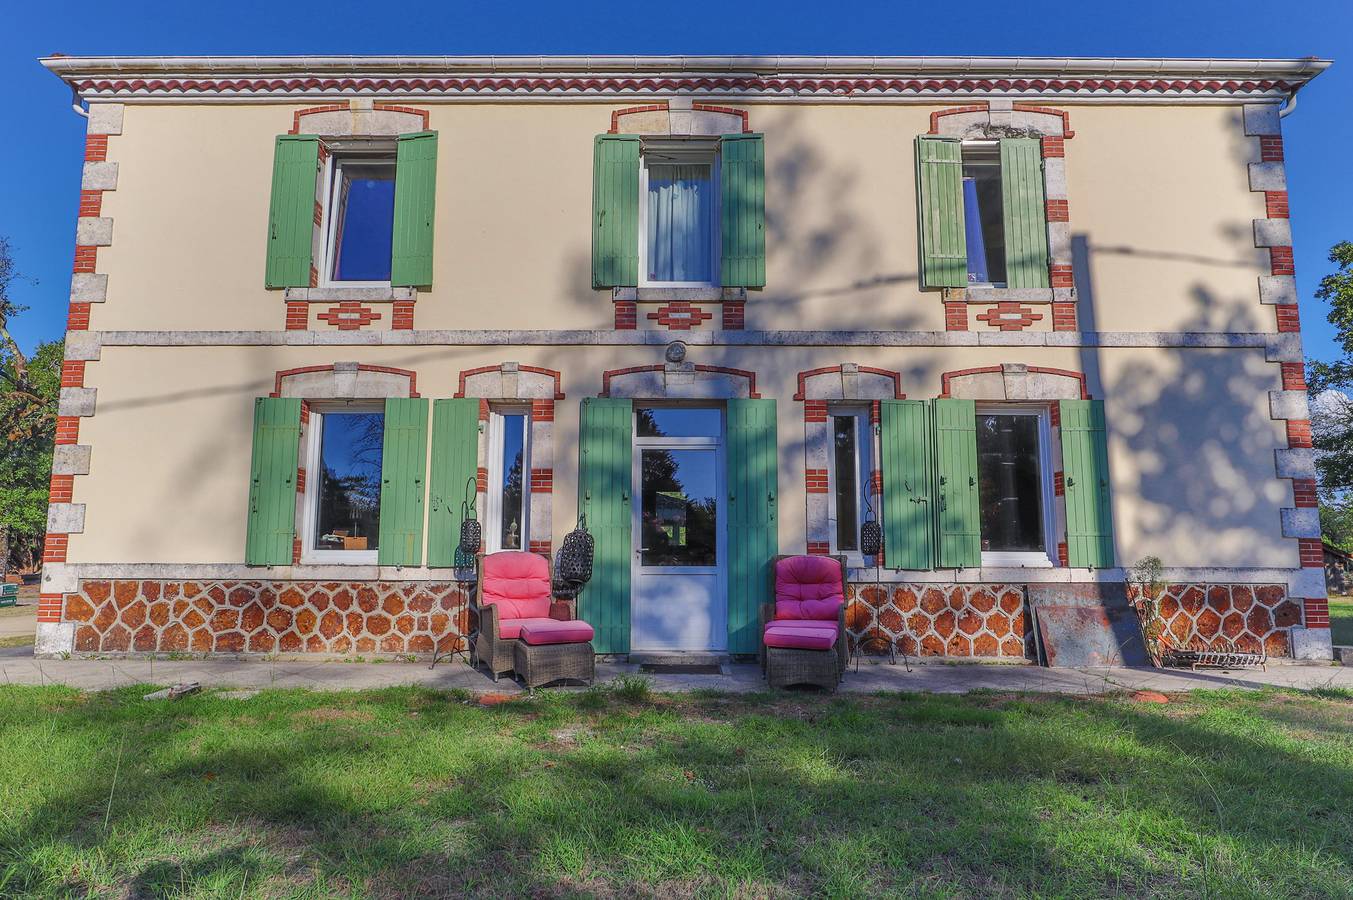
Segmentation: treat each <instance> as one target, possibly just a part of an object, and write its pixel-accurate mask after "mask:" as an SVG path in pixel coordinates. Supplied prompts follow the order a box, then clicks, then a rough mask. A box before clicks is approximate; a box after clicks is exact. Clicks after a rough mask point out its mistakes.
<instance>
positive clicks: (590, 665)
mask: <svg viewBox="0 0 1353 900" xmlns="http://www.w3.org/2000/svg"><path fill="white" fill-rule="evenodd" d="M514 643H515V644H516V646H515V647H513V654H514V657H515V670H516V673H517V675H518V677H520V678H521V680H522V681H523V682H524V683H525V684H526V686H527V687H528V688H535V687H539V686H540V685H542V684H549V683H550V682H552V681H560V680H562V679H566V678H567V679H572V680H574V681H585V682H587V683H588V684H591V683H592V681H593V680H594V679H595V678H596V676H597V654H596V652H595V651H593V649H592V644H591V643H590V642H589V643H585V644H541V645H539V646H534V645H531V644H528V643H526V642H525V641H515V642H514Z"/></svg>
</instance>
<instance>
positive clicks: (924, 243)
mask: <svg viewBox="0 0 1353 900" xmlns="http://www.w3.org/2000/svg"><path fill="white" fill-rule="evenodd" d="M916 208H917V215H918V220H919V223H918V230H919V233H920V239H921V286H922V287H930V288H937V287H964V286H965V285H967V283H968V241H967V237H966V233H965V232H964V230H963V145H962V144H961V143H959V142H958V141H956V140H950V139H949V138H930V137H918V138H917V139H916Z"/></svg>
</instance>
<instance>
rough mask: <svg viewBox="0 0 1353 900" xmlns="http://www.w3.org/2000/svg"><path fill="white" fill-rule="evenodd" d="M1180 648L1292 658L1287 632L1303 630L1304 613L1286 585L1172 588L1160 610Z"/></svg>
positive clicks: (1165, 623)
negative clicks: (1230, 649)
mask: <svg viewBox="0 0 1353 900" xmlns="http://www.w3.org/2000/svg"><path fill="white" fill-rule="evenodd" d="M1157 607H1158V610H1159V614H1160V618H1161V624H1162V626H1163V627H1164V629H1165V635H1166V637H1167V638H1168V639H1169V641H1170V643H1171V644H1173V645H1174V646H1175V647H1179V648H1186V647H1195V648H1196V647H1203V648H1207V647H1211V646H1213V645H1214V644H1216V645H1218V646H1220V645H1222V644H1223V643H1230V644H1233V645H1234V646H1235V647H1237V648H1238V649H1240V650H1247V651H1250V652H1258V651H1259V650H1260V649H1261V648H1262V649H1264V650H1266V651H1267V652H1268V655H1269V656H1291V655H1292V650H1291V646H1290V644H1289V639H1288V634H1287V630H1288V629H1289V628H1291V627H1292V626H1293V625H1300V624H1301V607H1300V606H1299V605H1298V604H1297V602H1296V601H1295V600H1292V599H1289V598H1288V596H1287V588H1286V587H1284V586H1283V585H1281V584H1171V585H1168V586H1167V587H1166V589H1165V593H1164V594H1163V595H1162V596H1161V598H1160V600H1159V602H1158V604H1157Z"/></svg>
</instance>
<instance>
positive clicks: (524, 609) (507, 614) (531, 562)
mask: <svg viewBox="0 0 1353 900" xmlns="http://www.w3.org/2000/svg"><path fill="white" fill-rule="evenodd" d="M483 575H484V605H485V606H488V605H489V604H490V603H497V604H498V616H499V620H500V621H502V620H504V619H546V618H549V615H550V600H551V599H552V592H551V588H550V564H549V561H548V560H546V559H545V557H543V556H541V555H540V554H539V553H523V552H521V551H517V550H505V551H503V552H502V553H491V554H489V555H488V556H486V557H484V573H483Z"/></svg>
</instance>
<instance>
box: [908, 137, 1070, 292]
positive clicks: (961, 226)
mask: <svg viewBox="0 0 1353 900" xmlns="http://www.w3.org/2000/svg"><path fill="white" fill-rule="evenodd" d="M916 184H917V195H918V197H917V199H918V224H919V232H920V244H921V246H920V251H921V283H922V285H923V286H924V287H928V288H962V287H970V286H971V287H977V286H981V287H1000V288H1012V289H1026V288H1044V289H1047V288H1050V285H1051V282H1050V280H1049V275H1048V222H1047V210H1046V204H1045V200H1044V197H1045V189H1044V183H1043V154H1042V149H1041V145H1040V142H1039V140H1038V139H1037V138H1001V139H1000V140H982V141H959V140H956V139H953V138H937V137H928V136H927V137H921V138H918V139H917V141H916Z"/></svg>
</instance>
